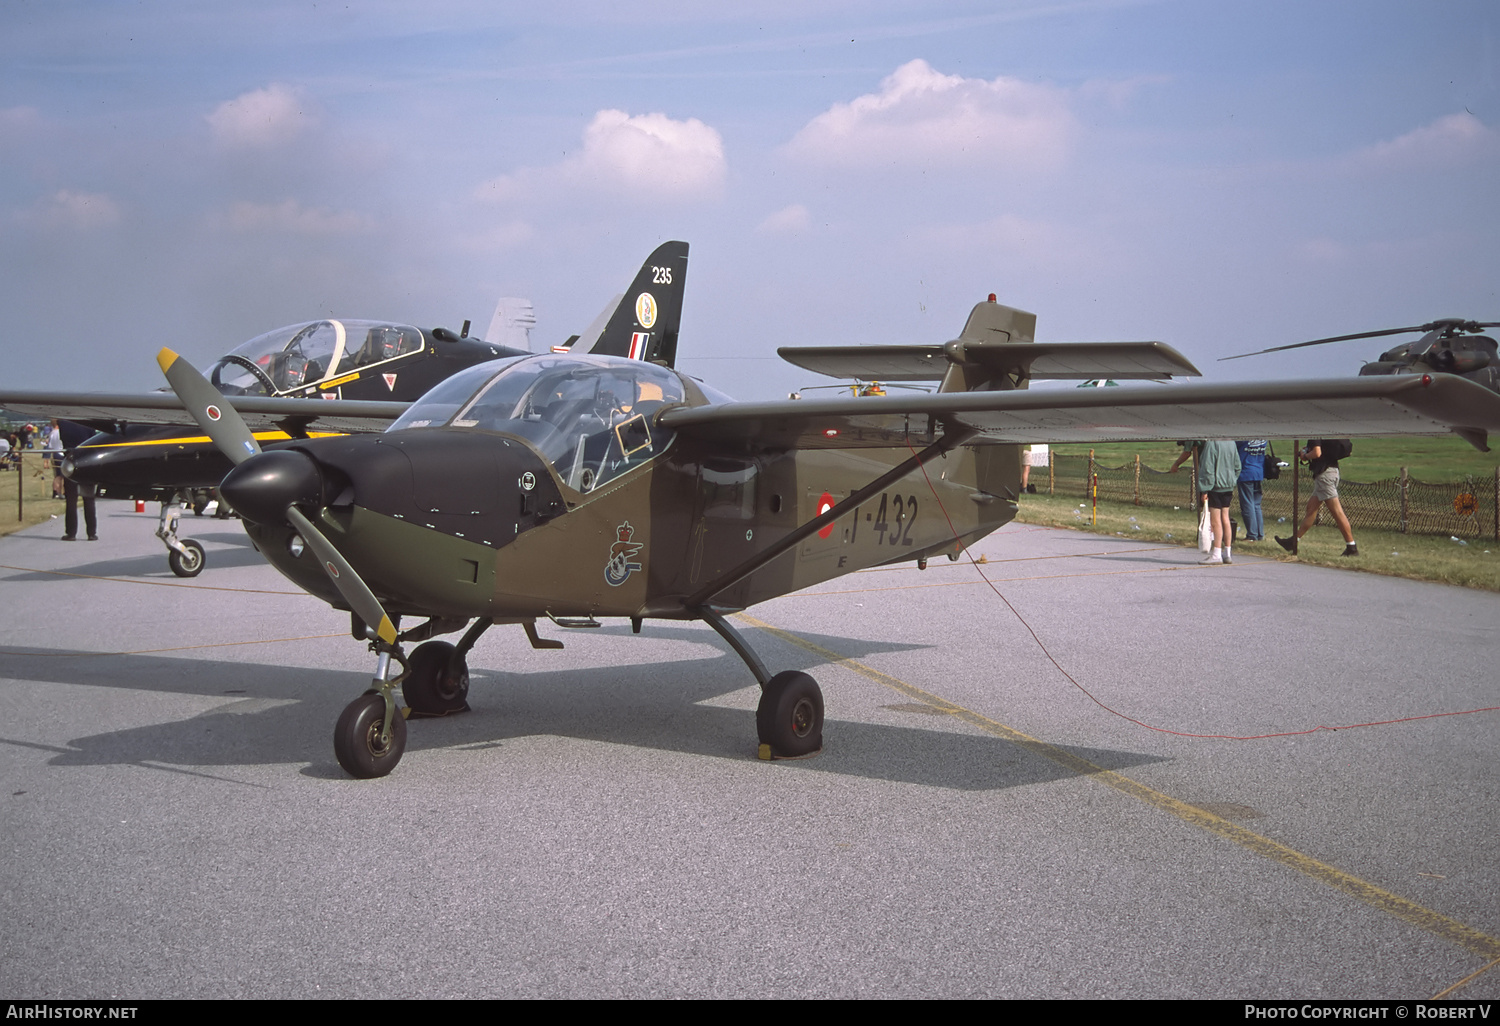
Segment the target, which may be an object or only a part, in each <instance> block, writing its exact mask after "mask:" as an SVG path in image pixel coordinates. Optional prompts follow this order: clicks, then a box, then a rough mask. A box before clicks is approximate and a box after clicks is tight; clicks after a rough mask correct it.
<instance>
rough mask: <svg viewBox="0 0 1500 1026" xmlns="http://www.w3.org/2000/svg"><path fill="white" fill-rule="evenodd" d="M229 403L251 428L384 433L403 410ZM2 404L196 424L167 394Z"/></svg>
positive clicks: (38, 413) (81, 416)
mask: <svg viewBox="0 0 1500 1026" xmlns="http://www.w3.org/2000/svg"><path fill="white" fill-rule="evenodd" d="M228 402H229V404H230V405H231V406H233V407H234V408H235V409H236V410H237V411H239V414H240V416H241V417H242V418H243V419H244V421H245V423H246V424H247V425H248V426H249V427H250V429H251V430H253V431H265V430H271V429H281V430H287V428H288V426H292V427H295V428H297V429H299V430H306V429H307V428H309V427H311V426H314V425H315V426H316V427H317V429H318V430H320V431H344V432H369V431H383V430H385V428H386V427H387V426H389V425H390V423H391V422H392V421H393V420H395V419H396V418H397V417H399V416H401V414H402V413H404V412H405V411H406V407H407V406H408V405H409V404H407V403H388V402H368V401H363V400H355V399H279V398H274V397H266V396H233V397H231V398H229V399H228ZM0 408H3V409H6V410H10V411H11V412H13V413H17V414H20V415H21V416H23V417H35V418H37V419H39V420H50V419H51V418H53V417H56V418H58V419H59V420H72V421H76V422H78V423H80V424H91V425H94V426H98V427H101V428H102V427H107V426H109V425H112V424H116V423H120V422H129V423H132V424H182V425H184V426H187V427H192V426H195V422H194V421H193V417H192V415H191V414H190V413H188V411H187V410H186V409H184V408H183V405H182V402H181V400H179V399H178V398H177V397H176V396H175V395H173V394H172V393H171V392H146V393H141V394H134V395H132V394H108V393H103V392H3V391H0Z"/></svg>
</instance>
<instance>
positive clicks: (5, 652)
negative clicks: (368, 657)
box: [0, 631, 349, 659]
mask: <svg viewBox="0 0 1500 1026" xmlns="http://www.w3.org/2000/svg"><path fill="white" fill-rule="evenodd" d="M348 636H349V632H348V631H339V632H338V633H337V634H304V635H302V636H301V637H297V638H257V639H256V640H254V641H211V642H208V643H207V644H203V645H174V646H172V647H171V648H137V649H133V650H131V651H128V652H77V651H70V652H38V651H34V650H32V649H28V648H7V647H4V646H0V656H28V657H33V658H36V657H46V658H49V659H53V658H67V659H79V658H83V657H87V656H129V655H159V654H160V653H162V652H196V651H197V650H199V649H203V648H234V647H235V646H237V645H282V644H286V643H288V642H292V641H322V640H323V639H325V638H347V637H348Z"/></svg>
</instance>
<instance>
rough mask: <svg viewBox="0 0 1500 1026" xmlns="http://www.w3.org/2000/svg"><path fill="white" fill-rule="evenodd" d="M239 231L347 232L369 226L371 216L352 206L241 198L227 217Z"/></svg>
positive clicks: (232, 227) (229, 222)
mask: <svg viewBox="0 0 1500 1026" xmlns="http://www.w3.org/2000/svg"><path fill="white" fill-rule="evenodd" d="M224 220H225V223H226V224H227V225H228V227H229V228H230V229H231V230H233V231H236V232H277V233H286V234H291V235H348V234H350V233H352V232H357V231H360V230H362V229H364V228H365V227H367V226H368V220H367V219H366V218H365V217H363V216H362V215H360V214H357V213H355V212H353V211H351V210H327V209H324V208H322V207H305V206H303V205H302V204H300V203H298V202H297V201H296V200H290V199H289V200H283V201H282V202H280V203H250V202H246V201H240V202H237V203H234V204H232V205H231V206H230V208H229V213H228V216H227V217H226V218H225V219H224Z"/></svg>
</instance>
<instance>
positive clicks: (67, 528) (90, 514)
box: [54, 420, 99, 541]
mask: <svg viewBox="0 0 1500 1026" xmlns="http://www.w3.org/2000/svg"><path fill="white" fill-rule="evenodd" d="M54 423H55V422H54ZM58 432H59V439H60V441H59V445H60V446H62V447H63V448H66V449H68V450H70V451H71V450H73V449H76V448H78V447H79V446H80V445H82V444H83V443H84V442H86V441H88V440H89V438H90V436H92V435H93V433H94V432H93V431H91V430H90V429H89V428H86V427H84V426H83V425H82V424H75V423H73V422H72V421H70V420H65V421H62V422H61V424H58ZM59 465H61V460H59ZM59 473H61V471H59ZM62 482H63V498H64V499H66V500H67V504H68V508H67V510H66V512H65V513H64V516H63V531H64V532H65V533H64V534H63V536H62V540H63V541H74V540H76V539H77V538H78V500H79V499H82V500H83V526H84V529H85V530H86V531H88V537H89V541H98V540H99V515H98V512H97V511H96V509H95V507H94V486H93V485H79V483H78V482H77V481H74V480H73V479H72V478H71V477H63V478H62Z"/></svg>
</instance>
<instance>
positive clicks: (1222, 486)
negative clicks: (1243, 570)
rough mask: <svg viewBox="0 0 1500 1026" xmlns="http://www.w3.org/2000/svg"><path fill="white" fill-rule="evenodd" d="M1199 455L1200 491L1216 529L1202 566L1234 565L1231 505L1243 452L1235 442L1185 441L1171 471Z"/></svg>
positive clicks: (1174, 471)
mask: <svg viewBox="0 0 1500 1026" xmlns="http://www.w3.org/2000/svg"><path fill="white" fill-rule="evenodd" d="M1195 452H1196V453H1197V454H1198V480H1197V485H1198V492H1199V494H1200V495H1202V497H1203V501H1204V502H1206V503H1207V504H1208V522H1209V526H1210V528H1212V530H1213V535H1214V542H1213V548H1212V549H1211V550H1210V551H1209V553H1208V556H1207V558H1205V559H1203V560H1200V562H1202V563H1208V564H1215V563H1232V562H1234V560H1233V558H1232V551H1231V539H1232V536H1231V535H1230V533H1229V504H1230V503H1231V502H1233V501H1234V489H1235V485H1236V484H1237V483H1238V482H1239V479H1240V453H1239V450H1238V449H1236V448H1235V445H1234V443H1233V442H1204V441H1196V442H1186V443H1183V447H1182V455H1180V456H1178V457H1177V462H1176V463H1173V464H1172V466H1171V467H1170V468H1169V472H1170V473H1173V474H1175V473H1177V468H1178V467H1180V466H1182V465H1183V464H1184V463H1185V462H1187V459H1188V457H1189V456H1191V455H1192V454H1193V453H1195Z"/></svg>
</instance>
